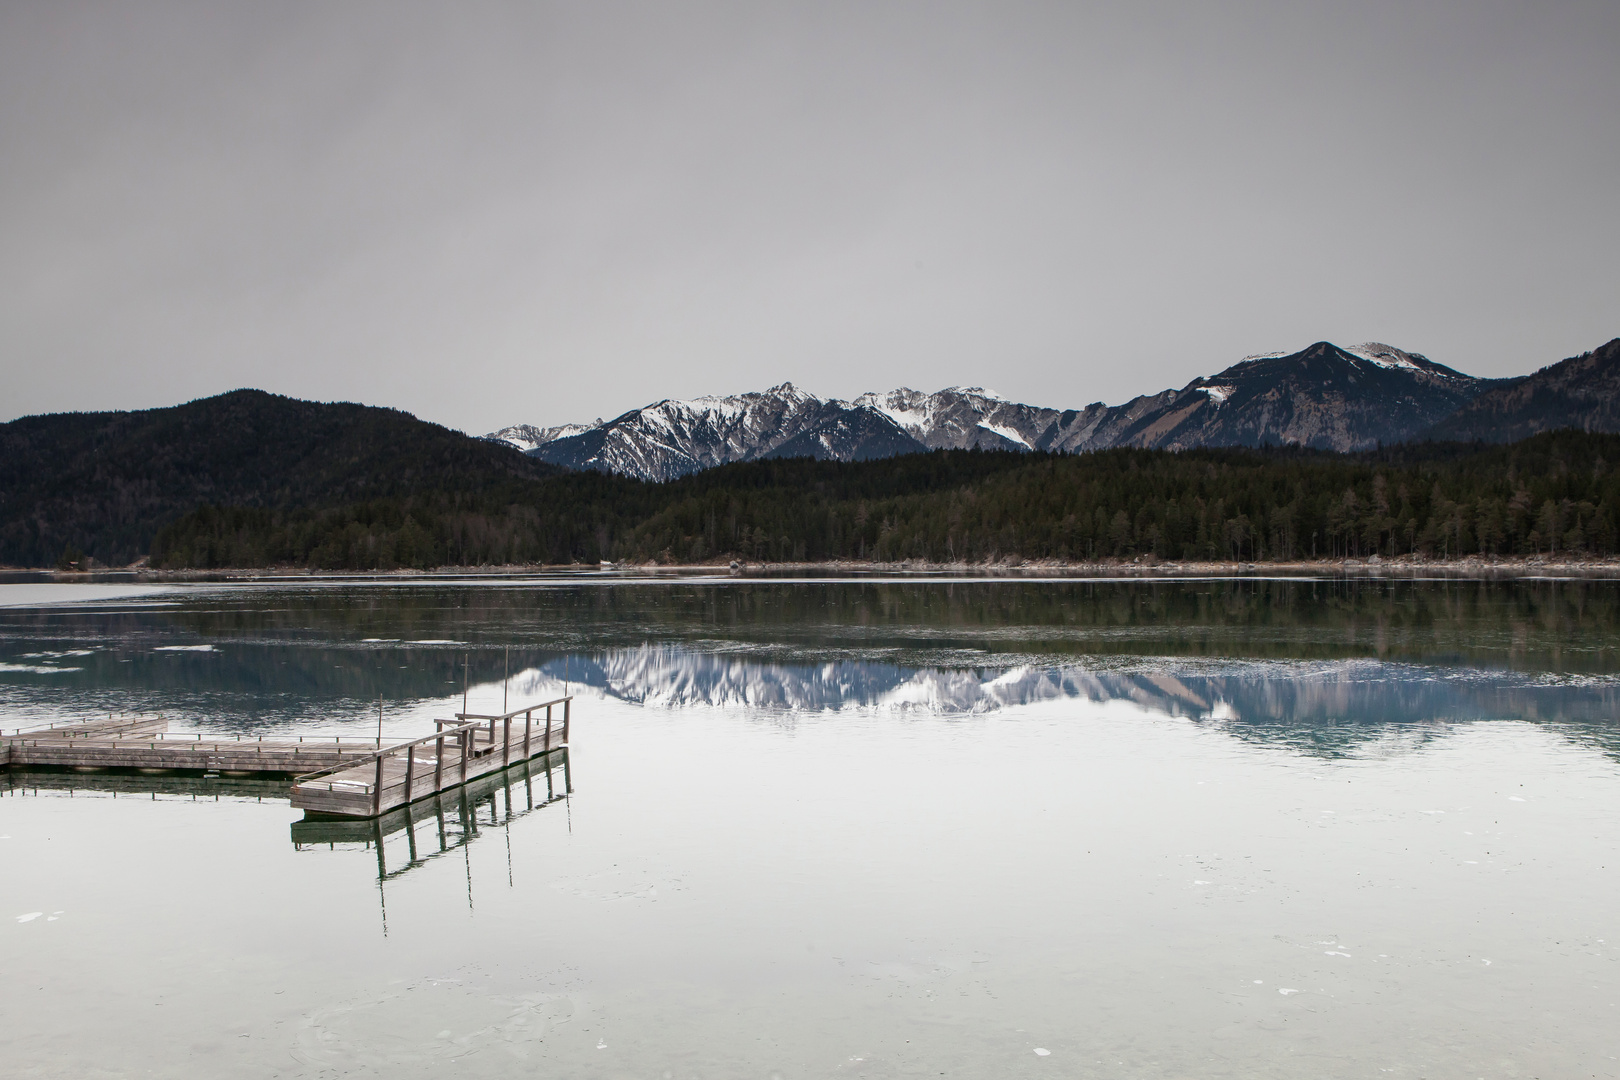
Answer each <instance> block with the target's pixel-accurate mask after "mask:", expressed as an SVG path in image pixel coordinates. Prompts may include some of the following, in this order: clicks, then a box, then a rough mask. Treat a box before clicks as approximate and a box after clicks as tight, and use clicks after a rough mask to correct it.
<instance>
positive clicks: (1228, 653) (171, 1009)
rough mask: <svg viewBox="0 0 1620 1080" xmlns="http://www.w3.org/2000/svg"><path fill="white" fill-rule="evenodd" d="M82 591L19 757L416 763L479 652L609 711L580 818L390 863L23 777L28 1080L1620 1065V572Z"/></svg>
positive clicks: (5, 1049) (8, 616) (33, 643)
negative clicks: (105, 733) (78, 750)
mask: <svg viewBox="0 0 1620 1080" xmlns="http://www.w3.org/2000/svg"><path fill="white" fill-rule="evenodd" d="M31 588H45V587H43V586H39V587H34V586H31ZM45 599H53V598H52V597H46V598H45ZM60 599H61V600H62V601H63V602H57V603H49V604H42V603H41V602H40V601H38V600H33V599H30V600H28V601H27V602H24V603H16V604H12V605H11V606H7V607H5V609H4V610H3V611H0V709H3V714H0V717H3V718H0V726H3V727H5V728H6V729H8V730H9V729H11V728H13V727H17V726H23V725H28V724H32V723H39V722H48V721H51V720H60V719H71V718H74V717H81V716H89V715H93V714H96V713H98V712H101V713H105V712H107V711H110V710H114V709H116V710H119V711H125V710H150V711H162V712H164V713H166V714H167V715H169V716H170V717H171V718H172V719H173V721H174V723H175V726H176V727H177V728H180V729H197V730H208V731H239V732H246V733H254V734H269V733H286V732H294V731H296V732H304V733H307V732H312V731H326V732H338V731H343V732H347V733H351V734H354V733H366V734H369V733H372V732H374V731H375V729H376V724H377V716H376V710H377V699H378V696H379V695H381V696H382V698H383V701H384V726H385V729H386V730H387V731H388V732H389V733H391V734H398V735H402V736H403V735H406V734H419V733H421V732H423V731H425V730H427V729H429V728H430V727H431V724H430V721H431V719H432V718H434V717H436V716H438V717H443V716H448V715H449V714H450V713H451V712H452V711H455V710H457V709H459V708H460V705H461V696H462V693H463V670H464V669H463V663H464V660H465V663H466V669H465V670H466V671H467V672H468V676H467V683H468V686H467V689H466V692H467V694H468V697H469V699H470V702H471V704H472V706H473V708H474V709H494V708H495V707H497V706H499V705H500V703H501V701H502V699H503V695H506V696H509V697H510V699H511V701H512V704H513V705H514V706H515V705H516V704H517V703H518V702H520V701H522V700H526V699H529V698H533V697H541V696H545V697H550V696H554V695H555V693H556V692H558V691H561V690H563V689H565V688H566V689H567V690H568V691H570V692H572V693H574V694H576V695H577V700H576V704H575V712H574V739H573V743H574V745H573V747H572V748H571V751H570V774H571V779H572V785H573V791H572V793H571V794H569V795H568V796H567V797H566V798H563V799H559V800H557V801H555V802H552V803H550V804H546V803H545V799H544V798H543V797H541V796H540V795H538V794H537V792H536V790H535V784H536V783H538V781H529V782H528V783H525V782H523V781H521V780H517V781H514V782H513V783H511V784H510V785H505V786H498V787H497V788H495V789H494V790H491V791H488V792H481V793H479V794H478V796H477V797H476V799H475V800H473V801H471V802H470V803H469V805H467V806H466V807H465V808H461V807H457V808H455V809H454V811H453V812H451V813H449V814H447V815H446V817H445V818H443V819H441V818H439V817H438V816H436V815H434V814H424V815H423V817H422V819H421V820H420V821H418V822H417V823H416V825H415V826H414V829H407V830H400V831H395V832H392V833H390V834H389V835H388V836H387V837H386V838H385V840H384V843H383V850H382V851H381V852H380V853H379V852H378V851H377V850H376V849H375V847H374V846H373V845H372V844H371V843H370V842H369V841H368V840H367V839H365V838H364V837H357V838H349V839H341V838H340V839H338V840H335V841H333V842H332V843H331V844H330V845H328V844H327V843H319V844H315V843H309V842H299V843H295V842H294V838H295V832H294V829H293V825H294V823H295V822H296V821H297V820H298V818H299V815H298V814H297V813H296V812H294V811H292V810H291V809H290V808H289V807H288V805H287V803H286V801H285V799H282V798H277V797H275V793H274V792H273V791H270V792H266V791H263V790H257V789H253V788H251V786H250V785H240V784H238V785H232V784H230V783H228V782H224V781H211V782H203V781H191V782H190V787H189V788H188V786H187V782H183V781H180V780H175V779H172V778H162V777H106V776H103V777H85V778H79V779H72V778H65V777H61V776H43V777H42V776H36V775H33V774H23V773H12V774H10V776H9V777H7V779H6V780H5V781H4V782H3V783H0V956H4V958H5V970H6V978H5V979H4V980H0V1015H3V1016H4V1018H5V1020H4V1023H3V1024H0V1059H3V1060H4V1061H6V1062H7V1070H8V1072H10V1073H11V1074H14V1075H19V1076H52V1077H54V1076H63V1077H66V1076H74V1077H78V1076H86V1075H91V1076H159V1077H219V1076H340V1075H341V1076H376V1077H416V1076H423V1077H426V1076H439V1075H444V1074H445V1073H446V1072H447V1071H449V1070H455V1071H457V1072H458V1073H461V1074H464V1075H474V1076H535V1075H552V1076H570V1077H594V1076H600V1077H621V1076H646V1077H666V1076H667V1077H671V1078H674V1077H734V1076H760V1077H770V1076H780V1077H784V1078H790V1077H823V1076H826V1077H834V1076H848V1077H858V1076H866V1077H899V1076H940V1075H944V1076H963V1077H985V1076H1008V1077H1019V1076H1043V1075H1044V1076H1064V1077H1192V1076H1196V1077H1256V1076H1259V1077H1273V1076H1274V1077H1301V1076H1311V1077H1362V1076H1367V1077H1385V1076H1394V1077H1435V1076H1459V1077H1531V1076H1544V1077H1545V1076H1598V1077H1612V1076H1617V1075H1620V1061H1617V1060H1616V1055H1617V1054H1620V1036H1617V1032H1620V978H1617V974H1620V968H1617V957H1620V915H1617V912H1620V905H1617V904H1616V903H1615V896H1616V894H1617V884H1620V883H1617V869H1620V865H1617V858H1616V852H1617V851H1620V723H1617V721H1616V716H1617V715H1620V709H1617V703H1620V678H1617V677H1616V673H1617V672H1620V660H1617V652H1616V649H1617V646H1620V589H1617V588H1616V586H1615V585H1614V584H1613V583H1601V582H1598V583H1594V582H1521V583H1480V582H1467V583H1459V582H1437V583H1412V582H1402V583H1388V582H1359V583H1347V582H1342V581H1321V582H1312V581H1298V580H1295V581H1272V582H1263V581H1246V582H1245V581H1225V582H1175V583H1172V582H1153V583H1106V582H1103V583H1060V582H1026V583H993V582H983V581H963V580H955V581H949V582H906V583H898V582H890V583H881V582H869V581H844V582H840V581H822V582H799V583H787V582H771V581H720V582H691V581H688V582H679V583H660V584H657V585H641V584H636V583H610V582H592V583H587V584H571V583H558V582H555V581H551V582H537V583H530V584H524V583H511V582H505V583H499V584H489V583H479V584H468V585H454V584H432V585H407V584H398V585H393V584H391V585H371V586H352V587H333V586H307V585H285V586H275V587H258V586H254V587H222V586H197V587H185V588H173V589H167V590H164V591H162V592H161V593H153V594H132V595H103V596H100V597H92V596H88V595H86V596H65V597H62V598H60ZM3 602H4V598H0V603H3ZM503 676H504V677H503ZM531 805H533V806H534V807H535V808H534V809H532V810H531V809H529V807H530V806H531ZM306 837H307V834H306ZM379 855H380V857H379ZM87 1032H90V1033H92V1034H90V1035H87Z"/></svg>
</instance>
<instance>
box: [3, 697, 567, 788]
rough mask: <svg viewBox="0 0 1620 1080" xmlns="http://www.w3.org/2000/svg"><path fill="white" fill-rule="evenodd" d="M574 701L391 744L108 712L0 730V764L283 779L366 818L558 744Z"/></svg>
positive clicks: (458, 717) (467, 717)
mask: <svg viewBox="0 0 1620 1080" xmlns="http://www.w3.org/2000/svg"><path fill="white" fill-rule="evenodd" d="M572 702H573V698H572V697H563V698H558V699H556V700H554V701H546V702H541V703H539V704H536V705H526V706H524V707H522V708H520V709H515V710H513V711H512V712H509V713H505V714H502V715H495V716H490V715H485V714H477V713H456V714H455V719H454V720H436V721H434V724H435V725H436V727H437V728H438V730H437V731H435V732H434V733H433V734H432V735H426V736H423V737H421V738H419V739H412V740H410V741H408V742H402V743H394V744H392V745H382V744H381V743H380V740H373V739H357V738H344V737H341V736H331V735H323V736H317V735H304V736H296V735H287V736H279V737H278V736H271V737H263V736H251V735H231V736H218V735H207V734H204V733H202V732H172V731H169V730H168V728H169V721H168V720H167V719H166V718H164V717H161V716H156V717H154V716H126V717H118V716H113V717H109V718H107V719H105V720H90V721H80V722H75V723H65V724H52V725H50V726H49V727H44V728H34V729H29V730H18V731H14V732H11V733H9V734H7V733H5V732H0V767H10V768H22V769H27V768H34V769H40V768H46V769H69V770H73V771H76V772H99V771H103V770H109V769H118V770H134V771H137V772H141V773H153V774H160V773H167V772H187V773H204V774H207V773H217V774H218V775H220V776H229V777H264V778H272V777H273V778H281V779H291V789H290V792H289V794H290V796H291V799H292V805H293V806H294V807H296V808H298V809H301V810H304V811H305V812H306V813H308V814H312V815H317V816H319V815H331V816H335V817H347V818H369V817H377V816H379V815H381V814H385V813H387V812H388V811H390V810H393V809H396V808H398V807H400V806H404V805H406V804H408V803H411V802H415V801H416V800H418V799H423V798H426V797H428V796H430V795H434V794H437V793H439V792H441V791H447V790H449V789H451V788H455V787H459V786H460V785H462V784H466V783H468V782H469V781H471V780H475V779H477V778H479V777H482V776H485V775H487V774H489V773H493V772H496V771H498V770H501V769H504V768H507V767H508V766H510V765H512V764H514V763H516V762H520V761H527V760H529V759H530V758H534V757H538V756H541V755H544V754H547V753H549V752H550V751H552V750H556V749H560V748H562V747H564V746H566V745H567V744H568V729H569V718H570V712H571V705H572ZM559 706H560V709H559V708H557V707H559ZM554 710H555V712H560V713H561V715H560V716H557V715H555V713H554Z"/></svg>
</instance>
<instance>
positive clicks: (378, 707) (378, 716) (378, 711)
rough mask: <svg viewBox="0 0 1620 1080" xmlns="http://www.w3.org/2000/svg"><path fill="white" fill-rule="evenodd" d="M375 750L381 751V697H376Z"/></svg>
mask: <svg viewBox="0 0 1620 1080" xmlns="http://www.w3.org/2000/svg"><path fill="white" fill-rule="evenodd" d="M377 749H379V750H381V749H382V695H381V694H378V695H377Z"/></svg>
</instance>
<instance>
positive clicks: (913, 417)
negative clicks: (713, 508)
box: [490, 341, 1485, 481]
mask: <svg viewBox="0 0 1620 1080" xmlns="http://www.w3.org/2000/svg"><path fill="white" fill-rule="evenodd" d="M1484 385H1485V384H1484V382H1483V381H1482V380H1479V379H1474V378H1472V377H1470V376H1468V375H1464V374H1462V373H1460V372H1457V371H1453V370H1452V369H1451V368H1448V367H1445V366H1443V365H1441V364H1437V363H1435V362H1433V361H1432V360H1429V359H1428V358H1427V357H1425V356H1422V355H1420V354H1417V353H1409V352H1405V351H1403V350H1401V349H1397V348H1395V347H1393V346H1390V345H1384V344H1381V343H1378V342H1368V343H1366V344H1363V345H1358V346H1355V347H1354V348H1349V349H1346V348H1341V347H1340V346H1337V345H1333V344H1331V343H1329V342H1325V341H1321V342H1317V343H1316V344H1314V345H1310V346H1308V347H1306V348H1304V349H1301V350H1299V351H1298V352H1294V353H1281V352H1278V353H1263V354H1257V355H1254V356H1248V357H1245V358H1244V359H1243V360H1241V361H1239V362H1238V363H1236V364H1233V365H1232V366H1230V367H1228V368H1226V369H1225V370H1223V371H1221V372H1219V373H1217V374H1215V375H1212V376H1208V377H1205V378H1199V379H1194V380H1193V381H1192V382H1191V383H1188V384H1187V385H1186V386H1185V387H1183V388H1182V389H1180V390H1164V391H1161V392H1159V393H1157V394H1150V395H1144V396H1141V397H1138V398H1134V399H1133V400H1131V401H1128V402H1126V403H1125V404H1123V405H1117V406H1108V405H1104V404H1102V403H1100V402H1099V403H1096V404H1093V405H1088V406H1086V407H1085V408H1083V409H1063V410H1060V409H1055V408H1047V407H1043V406H1036V405H1023V404H1019V403H1017V402H1012V401H1008V400H1006V399H1005V398H1003V397H1001V396H1000V395H999V394H997V393H996V392H995V391H993V390H989V389H986V388H985V387H982V386H965V387H963V386H953V387H948V388H946V389H944V390H939V391H936V392H934V393H925V392H923V391H920V390H913V389H911V388H910V387H904V386H902V387H897V388H895V389H893V390H889V391H886V392H870V393H865V394H861V395H860V396H858V397H856V398H854V399H853V400H851V401H840V400H837V399H828V400H823V399H821V398H818V397H816V396H815V395H814V394H811V393H808V392H806V391H804V390H801V389H799V388H798V387H797V386H795V385H793V383H791V382H783V383H779V384H777V385H776V386H773V387H771V388H770V389H769V390H763V391H756V392H751V393H745V394H732V395H727V396H708V397H698V398H690V399H684V400H682V399H666V400H664V401H659V402H655V403H654V404H651V405H647V406H644V407H642V408H639V409H632V410H630V411H629V412H627V413H624V414H623V415H622V416H619V417H617V418H616V419H613V420H610V421H608V422H606V423H603V422H602V421H600V420H599V421H597V423H596V424H594V425H562V426H559V427H553V428H540V427H533V426H530V425H523V424H519V425H514V426H513V427H510V428H504V429H502V430H501V431H498V432H495V433H494V434H493V435H492V436H490V437H491V438H498V439H502V440H503V441H506V442H509V443H511V444H512V445H514V446H518V447H520V448H522V449H524V450H526V451H527V452H528V453H531V454H533V455H534V456H536V457H539V458H541V459H543V460H545V461H549V462H552V463H554V464H558V465H564V466H567V467H570V468H576V469H579V468H583V469H601V470H604V471H608V472H615V473H621V474H623V475H627V476H635V477H640V478H641V479H645V480H659V481H662V480H671V479H674V478H675V477H678V476H684V475H686V474H687V473H692V472H696V471H698V470H700V469H706V468H710V467H712V466H715V465H723V464H727V463H729V462H736V461H753V460H757V459H760V458H770V457H801V456H808V457H816V458H832V459H836V460H840V461H853V460H861V459H864V458H870V457H886V456H891V455H894V454H904V453H915V452H918V451H921V450H939V449H983V450H1050V451H1064V452H1072V451H1084V450H1100V449H1105V448H1108V447H1113V446H1141V447H1164V448H1168V449H1182V448H1187V447H1193V446H1254V445H1258V444H1261V443H1266V442H1271V443H1298V444H1302V445H1308V446H1320V447H1325V448H1332V449H1337V450H1351V449H1357V448H1362V447H1366V446H1371V445H1376V444H1377V443H1379V442H1385V443H1389V442H1397V441H1400V440H1401V439H1406V438H1412V437H1414V436H1416V435H1418V434H1420V433H1421V432H1423V431H1426V430H1428V428H1429V427H1430V426H1431V425H1432V424H1434V423H1435V422H1436V421H1437V420H1439V419H1440V418H1441V417H1443V416H1445V415H1448V414H1449V413H1451V412H1452V411H1454V410H1455V409H1456V408H1457V407H1458V406H1459V405H1461V404H1462V403H1464V402H1466V401H1468V400H1472V398H1473V396H1474V395H1476V394H1477V393H1479V391H1480V389H1481V388H1482V387H1483V386H1484Z"/></svg>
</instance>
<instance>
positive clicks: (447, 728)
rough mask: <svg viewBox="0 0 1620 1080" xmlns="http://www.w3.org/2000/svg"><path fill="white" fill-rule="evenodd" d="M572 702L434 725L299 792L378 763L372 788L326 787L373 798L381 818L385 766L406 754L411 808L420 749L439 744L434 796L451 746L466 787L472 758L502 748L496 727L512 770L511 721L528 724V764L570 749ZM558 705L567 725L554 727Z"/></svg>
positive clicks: (322, 772) (313, 776) (319, 773)
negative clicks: (539, 724) (539, 723)
mask: <svg viewBox="0 0 1620 1080" xmlns="http://www.w3.org/2000/svg"><path fill="white" fill-rule="evenodd" d="M573 700H574V699H573V697H572V696H571V695H570V696H568V697H560V698H556V699H554V700H552V701H542V702H540V703H538V704H535V705H525V706H523V707H522V708H520V709H513V710H512V711H511V712H509V713H500V714H497V715H486V714H481V713H456V714H455V717H456V719H455V721H450V720H435V721H433V722H434V724H436V725H438V727H439V730H438V731H437V732H435V733H434V734H432V735H424V736H422V737H421V738H419V739H412V740H411V741H409V742H402V743H394V744H392V745H390V746H384V747H381V748H380V749H377V750H374V751H372V752H371V753H369V754H357V755H356V756H354V757H352V758H350V759H348V760H347V761H344V762H342V763H340V764H337V765H330V766H328V767H326V768H324V769H317V770H316V771H315V772H312V773H305V774H303V775H302V776H299V777H297V778H296V779H295V780H294V781H293V784H294V785H295V786H298V785H304V784H308V783H310V782H311V781H319V780H320V779H321V778H322V777H324V776H331V775H333V774H335V773H340V772H348V771H350V770H353V769H358V768H363V767H364V766H365V765H366V764H367V763H368V762H375V764H376V775H375V778H374V779H373V780H372V781H371V782H370V783H365V782H361V781H333V780H328V781H327V782H326V788H327V790H328V791H335V790H337V789H338V788H339V787H341V788H342V789H343V790H345V791H358V792H360V793H363V794H367V795H370V796H371V804H372V809H373V811H374V812H377V813H381V811H382V795H383V782H384V775H383V774H384V763H385V762H386V761H387V760H388V759H389V758H397V757H399V756H400V755H401V754H403V755H404V757H405V777H404V786H405V798H406V801H407V802H409V801H410V800H411V799H412V797H413V795H414V792H415V791H416V787H415V779H416V748H417V747H419V746H423V745H425V744H426V743H433V744H434V752H433V790H434V791H442V790H444V786H445V785H444V748H445V745H446V743H449V744H450V745H453V746H454V747H455V749H456V751H457V752H458V757H459V762H460V771H461V776H460V778H459V782H460V783H466V782H467V779H468V776H467V762H468V761H469V760H472V759H473V758H480V757H484V756H486V755H489V754H493V753H494V752H495V750H496V746H497V744H496V741H495V725H496V724H501V725H503V731H502V738H501V740H500V742H499V748H500V751H501V764H502V765H506V764H509V763H510V762H511V760H512V721H513V720H515V719H516V718H517V717H519V716H521V717H523V718H524V719H523V744H522V745H523V760H528V759H529V758H531V757H533V756H534V754H535V753H536V752H539V753H545V752H548V751H550V750H552V749H553V748H555V747H560V746H563V745H566V744H567V742H568V721H569V714H570V712H571V709H570V705H571V703H572V702H573ZM557 705H561V706H562V719H561V723H560V724H554V721H553V714H552V709H553V707H554V706H557ZM542 710H544V712H543V715H542V720H543V723H544V727H543V728H542V729H541V731H540V741H539V747H538V751H537V750H536V749H534V747H535V742H536V740H535V721H534V714H535V713H537V712H541V711H542ZM486 723H487V724H488V725H489V735H488V739H487V743H486V745H485V746H484V747H483V748H482V749H480V748H479V745H478V744H479V738H478V736H479V735H480V734H481V733H482V732H483V730H484V725H485V724H486ZM554 732H555V736H554Z"/></svg>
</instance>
